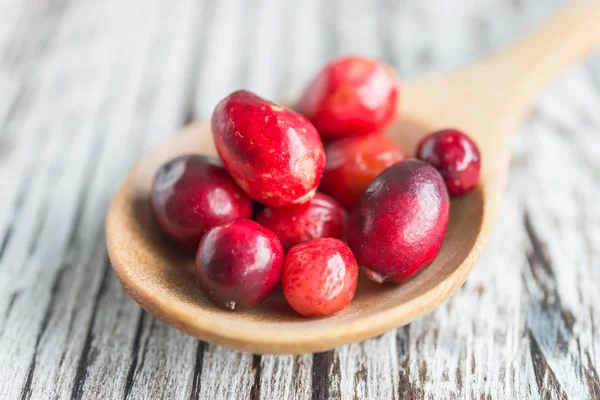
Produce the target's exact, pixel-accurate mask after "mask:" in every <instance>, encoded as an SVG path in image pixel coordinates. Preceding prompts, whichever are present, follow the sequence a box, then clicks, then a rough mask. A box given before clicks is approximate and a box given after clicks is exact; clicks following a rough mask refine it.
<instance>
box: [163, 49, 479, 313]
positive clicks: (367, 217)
mask: <svg viewBox="0 0 600 400" xmlns="http://www.w3.org/2000/svg"><path fill="white" fill-rule="evenodd" d="M398 99H399V85H398V82H397V80H396V75H395V74H394V72H393V70H392V69H391V68H390V67H389V66H387V65H385V64H383V63H382V62H379V61H376V60H371V59H367V58H363V57H345V58H342V59H339V60H336V61H333V62H332V63H330V64H329V65H327V66H326V67H325V68H324V69H323V70H322V71H321V72H320V73H319V74H318V75H317V76H316V77H315V78H314V80H313V81H312V82H311V83H310V85H309V86H308V87H307V88H306V90H305V92H304V94H303V95H302V96H301V98H300V100H299V101H298V103H297V105H296V110H297V111H293V110H291V109H288V108H286V107H283V106H281V105H278V104H275V103H273V102H271V101H268V100H265V99H263V98H260V97H258V96H256V95H254V94H252V93H250V92H247V91H244V90H240V91H237V92H234V93H231V94H230V95H229V96H227V97H226V98H225V99H223V100H222V101H221V102H220V103H219V104H218V105H217V106H216V108H215V110H214V113H213V115H212V133H213V138H214V141H215V144H216V148H217V151H218V153H219V157H220V161H221V162H222V164H221V163H219V161H218V160H213V159H210V158H207V157H204V156H200V155H185V156H180V157H178V158H176V159H174V160H171V161H170V162H168V163H166V164H165V165H163V166H162V167H161V168H160V169H159V171H158V173H157V174H156V178H155V181H154V185H153V187H152V194H151V204H152V210H153V213H154V216H155V218H156V220H157V221H158V223H159V225H160V226H161V228H162V230H163V231H164V232H165V234H167V235H168V236H169V237H170V238H171V239H172V240H173V241H174V242H175V243H176V244H177V245H179V247H180V248H181V249H182V250H183V251H188V252H190V253H195V254H196V263H195V269H196V280H197V282H198V284H199V285H200V287H201V288H202V290H203V291H204V292H205V293H206V294H207V296H208V297H209V298H211V300H212V301H213V302H214V303H215V304H217V305H219V306H221V307H225V308H229V309H234V308H236V307H252V306H255V305H257V304H259V303H260V302H262V301H263V300H264V299H265V298H266V297H267V296H269V294H271V292H272V291H273V290H274V289H275V287H276V286H277V285H278V284H281V288H282V291H283V294H284V296H285V298H286V300H287V302H288V303H289V305H290V306H291V307H292V308H293V309H294V310H296V311H297V312H298V313H299V314H301V315H303V316H305V317H317V316H323V315H328V314H331V313H334V312H336V311H339V310H341V309H343V308H344V307H346V306H347V305H348V303H350V301H352V298H353V297H354V294H355V291H356V283H357V279H358V270H359V266H360V267H361V268H362V269H363V271H364V272H365V274H366V275H367V276H368V277H369V278H370V279H372V280H374V281H376V282H386V281H387V282H393V283H401V282H405V281H407V280H408V279H410V278H411V277H413V276H414V275H415V274H417V273H419V272H420V271H422V270H423V269H424V268H426V267H427V266H429V265H430V264H431V263H432V262H433V260H434V259H435V257H436V256H437V254H438V253H439V251H440V248H441V246H442V242H443V239H444V235H445V233H446V228H447V226H448V218H449V214H450V201H449V195H462V194H465V193H467V192H469V191H470V190H472V189H473V188H474V187H475V186H476V185H477V183H478V180H479V169H480V155H479V150H478V149H477V145H476V144H475V143H474V142H473V141H472V140H471V139H470V138H469V137H468V136H467V135H465V134H464V133H462V132H460V131H458V130H455V129H445V130H441V131H438V132H434V133H431V134H430V135H429V136H427V137H425V138H424V139H423V141H422V142H421V143H420V144H419V146H418V148H417V149H416V155H417V158H416V159H406V152H405V151H403V149H401V148H399V147H398V145H397V144H395V143H394V142H393V141H392V140H391V139H389V138H388V137H386V136H385V135H383V134H382V131H383V129H384V128H385V127H386V126H387V125H388V124H389V123H390V122H391V121H392V119H393V118H394V117H395V115H396V113H397V111H396V110H397V104H398ZM323 143H325V146H324V144H323ZM319 188H320V190H321V191H320V192H317V189H319ZM257 203H258V204H261V205H262V207H261V211H260V212H258V214H255V213H254V208H255V206H256V205H257ZM347 212H348V213H349V216H348V217H347ZM253 219H254V220H253ZM344 239H345V240H346V243H345V242H344V241H343V240H344Z"/></svg>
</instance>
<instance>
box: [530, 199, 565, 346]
mask: <svg viewBox="0 0 600 400" xmlns="http://www.w3.org/2000/svg"><path fill="white" fill-rule="evenodd" d="M523 224H524V226H525V232H526V233H527V237H528V238H529V242H530V243H531V248H532V250H531V251H530V252H528V253H527V261H528V264H529V267H530V269H531V274H532V276H533V278H534V280H535V281H536V284H537V285H538V287H539V288H540V290H541V291H542V294H543V300H542V304H541V305H542V308H543V310H544V311H545V312H548V313H551V312H557V313H558V315H559V316H560V317H561V319H562V321H563V322H564V326H565V328H566V330H567V334H568V336H569V337H571V336H572V335H573V325H574V323H575V317H574V316H573V314H572V313H571V312H570V311H569V310H567V309H565V308H564V307H563V306H562V302H561V300H560V296H559V294H558V291H557V288H556V276H555V275H554V269H553V267H552V262H551V260H550V257H549V256H548V254H547V252H546V246H545V244H544V243H543V242H542V241H541V240H540V238H539V237H538V235H537V233H536V232H535V229H534V227H533V225H532V223H531V219H530V217H529V213H528V212H527V210H526V211H525V213H524V215H523ZM561 339H564V340H563V341H562V343H559V344H561V345H562V347H563V348H565V347H566V345H567V344H566V339H565V338H561Z"/></svg>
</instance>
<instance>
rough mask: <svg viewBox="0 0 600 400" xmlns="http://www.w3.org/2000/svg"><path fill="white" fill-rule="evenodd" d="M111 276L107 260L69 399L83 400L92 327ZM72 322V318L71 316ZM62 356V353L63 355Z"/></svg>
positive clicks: (90, 350)
mask: <svg viewBox="0 0 600 400" xmlns="http://www.w3.org/2000/svg"><path fill="white" fill-rule="evenodd" d="M110 276H111V267H110V261H108V258H107V259H106V261H105V262H104V273H103V276H102V281H101V282H100V287H99V288H98V292H96V296H95V297H94V304H93V306H92V315H91V316H90V321H89V326H88V330H87V333H86V336H85V341H84V343H83V349H82V351H81V356H80V357H79V362H78V363H77V372H76V373H75V379H74V381H73V389H72V391H71V399H73V400H75V399H77V400H79V399H82V398H83V386H84V384H85V380H86V378H87V371H88V368H89V367H90V365H91V364H92V363H93V361H94V359H95V356H94V357H92V356H91V355H92V342H93V341H94V326H95V324H96V315H97V314H98V307H99V305H100V301H101V299H102V296H104V294H105V293H106V291H107V290H108V281H109V278H110ZM71 319H72V320H73V319H74V317H73V316H71ZM63 355H64V353H63Z"/></svg>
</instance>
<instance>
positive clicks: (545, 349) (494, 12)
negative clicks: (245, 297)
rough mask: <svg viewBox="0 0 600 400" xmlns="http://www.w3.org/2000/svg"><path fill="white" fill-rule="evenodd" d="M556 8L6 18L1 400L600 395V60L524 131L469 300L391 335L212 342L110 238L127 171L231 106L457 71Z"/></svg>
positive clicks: (502, 5) (174, 10) (546, 99)
mask: <svg viewBox="0 0 600 400" xmlns="http://www.w3.org/2000/svg"><path fill="white" fill-rule="evenodd" d="M560 3H561V1H552V0H512V1H509V0H482V1H474V0H470V1H469V0H448V1H446V0H423V1H418V2H417V1H397V2H395V1H373V2H367V1H354V0H352V1H350V0H345V1H342V0H338V1H318V0H305V1H301V0H297V1H276V0H273V1H268V0H263V1H261V0H230V1H226V0H224V1H219V2H217V1H208V0H207V1H198V0H179V1H167V0H128V1H125V0H103V1H97V0H79V1H74V0H22V1H15V0H0V398H1V399H18V398H22V399H29V398H31V399H50V398H52V399H54V398H60V399H63V398H76V399H113V398H130V399H141V398H150V399H158V398H166V399H183V398H186V399H187V398H192V399H194V398H200V399H211V400H221V399H224V400H225V399H227V400H228V399H288V398H290V399H292V398H293V399H305V398H313V399H325V398H335V399H337V398H342V399H355V398H356V399H377V400H380V399H413V398H414V399H417V398H431V399H434V398H435V399H446V398H477V399H480V398H485V399H488V398H489V399H521V398H522V399H537V398H542V399H555V398H556V399H563V398H570V399H586V398H598V397H599V396H600V378H599V376H598V374H599V368H600V336H599V335H598V332H597V330H599V326H598V323H599V321H600V157H598V153H599V151H600V53H596V55H595V56H594V57H592V58H591V59H590V60H588V61H586V63H584V64H582V65H580V66H577V67H575V68H573V69H571V70H569V71H567V72H566V73H565V74H564V75H562V76H561V77H560V78H559V79H558V80H557V81H556V82H554V83H553V84H552V85H551V86H550V87H548V88H547V90H546V91H545V92H544V93H543V94H542V95H541V96H540V98H539V101H538V103H537V105H536V106H535V108H534V110H533V111H532V113H531V115H530V116H529V117H528V119H527V120H526V121H525V122H524V124H523V126H522V128H521V130H520V133H519V135H518V138H517V140H516V142H515V145H514V150H513V161H512V165H511V168H512V169H511V175H510V182H509V185H508V188H507V191H506V195H505V198H504V201H503V207H502V211H501V214H500V217H499V220H498V225H497V227H496V230H495V233H494V235H493V237H492V239H491V242H490V244H489V246H488V247H487V249H486V251H485V254H484V256H483V259H482V260H481V262H480V263H479V265H478V266H477V268H476V269H475V271H474V272H473V274H472V275H471V276H470V278H469V279H468V280H467V282H466V283H465V285H464V286H463V287H462V288H461V289H460V290H459V291H458V292H457V293H456V294H455V295H454V296H453V297H452V298H451V299H450V300H449V301H447V302H446V303H445V304H443V305H442V306H441V307H439V308H438V309H437V310H436V311H435V312H433V313H431V314H430V315H428V316H426V317H425V318H422V319H420V320H417V321H415V322H413V323H411V324H410V325H408V326H405V327H403V328H399V329H397V330H394V331H390V332H388V333H386V334H384V335H381V336H380V337H377V338H374V339H371V340H367V341H365V342H362V343H356V344H353V345H350V346H345V347H342V348H339V349H336V350H335V351H330V352H326V353H321V354H314V355H311V354H307V355H301V356H284V357H280V356H262V357H261V356H253V355H251V354H244V353H238V352H234V351H229V350H227V349H224V348H221V347H218V346H212V345H209V344H206V343H202V342H199V341H197V340H195V339H193V338H191V337H188V336H186V335H184V334H182V333H180V332H178V331H176V330H175V329H173V328H170V327H169V326H167V325H165V324H164V323H162V322H160V321H158V320H156V319H154V318H153V317H152V316H151V315H149V314H148V313H146V312H144V311H142V309H141V308H140V307H139V306H138V305H137V304H136V303H135V302H133V301H132V300H131V299H130V298H129V296H128V295H127V293H126V292H125V291H124V290H123V288H122V287H121V285H120V284H119V282H118V281H117V279H116V278H115V276H114V274H113V271H112V269H111V267H110V263H109V262H108V260H107V256H106V250H105V241H104V216H105V213H106V210H107V207H108V204H109V201H110V199H111V196H112V194H113V193H114V191H115V189H116V187H117V185H118V184H119V182H120V180H121V179H122V178H123V176H124V174H125V173H126V171H127V170H128V168H129V167H130V166H131V165H132V164H133V162H134V161H135V160H136V159H137V158H138V157H139V156H140V154H141V153H142V152H143V151H144V149H146V148H148V147H149V146H151V145H154V144H156V143H158V142H159V141H160V140H162V139H164V138H166V137H168V136H169V135H172V134H173V133H174V132H176V131H177V129H178V128H179V127H181V126H182V125H183V124H185V123H186V122H187V121H189V120H191V119H195V118H206V117H207V116H209V115H210V113H211V111H212V108H213V107H214V105H215V103H216V102H217V100H219V99H220V98H222V97H224V96H225V95H226V94H228V93H229V92H230V91H232V90H234V89H237V88H248V89H251V90H254V91H256V92H258V93H259V94H261V95H264V96H267V97H272V98H292V97H293V96H297V95H298V94H299V92H300V91H301V89H302V86H303V85H304V84H305V83H306V82H307V80H308V79H309V77H310V76H311V75H312V74H313V73H314V72H315V71H316V70H317V69H318V68H319V67H320V66H321V65H323V63H324V62H325V61H326V60H328V59H330V58H332V57H335V56H338V55H342V54H347V53H359V54H365V55H369V56H376V57H380V58H382V59H383V60H385V61H387V62H389V63H391V64H393V65H395V66H396V67H397V68H398V70H399V72H400V74H401V76H402V77H411V76H414V75H417V74H420V73H424V72H428V71H432V70H441V69H446V68H450V67H452V66H456V65H460V64H463V63H465V62H468V61H470V60H473V59H474V58H476V57H477V56H479V55H481V54H484V53H486V52H487V51H489V49H492V48H496V47H498V46H500V45H502V44H504V43H506V42H507V41H508V40H510V39H511V38H513V37H516V36H518V35H519V33H521V32H523V31H524V30H525V29H527V27H529V26H531V25H532V24H534V23H536V22H538V21H540V20H541V19H542V18H543V17H544V16H546V15H548V13H549V12H550V11H551V10H553V9H555V8H556V7H557V5H559V4H560ZM599 6H600V1H599ZM599 23H600V21H599ZM484 156H485V155H484Z"/></svg>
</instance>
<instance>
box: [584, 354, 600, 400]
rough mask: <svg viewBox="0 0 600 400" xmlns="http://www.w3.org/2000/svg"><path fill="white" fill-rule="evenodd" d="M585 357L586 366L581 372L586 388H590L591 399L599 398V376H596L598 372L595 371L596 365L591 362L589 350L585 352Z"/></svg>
mask: <svg viewBox="0 0 600 400" xmlns="http://www.w3.org/2000/svg"><path fill="white" fill-rule="evenodd" d="M585 357H586V360H587V366H586V367H584V368H583V373H584V376H585V380H586V383H587V386H588V389H589V390H590V397H591V398H592V399H600V378H598V373H597V372H596V367H595V366H594V363H593V362H592V358H591V357H590V352H589V351H586V352H585Z"/></svg>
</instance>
